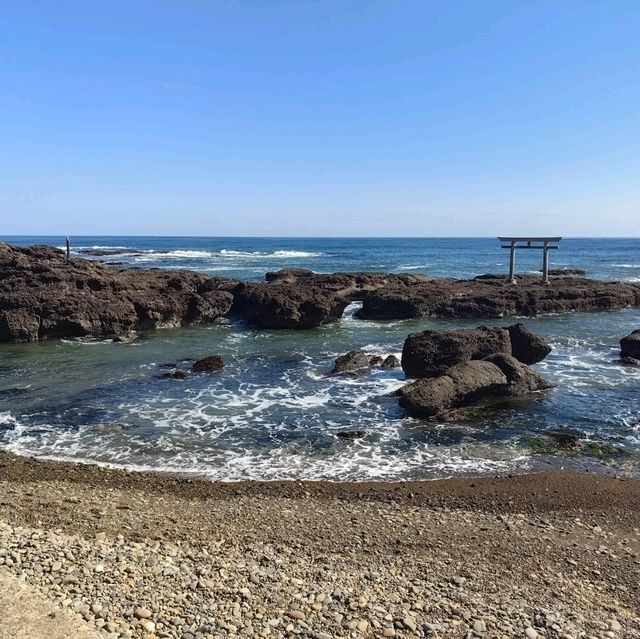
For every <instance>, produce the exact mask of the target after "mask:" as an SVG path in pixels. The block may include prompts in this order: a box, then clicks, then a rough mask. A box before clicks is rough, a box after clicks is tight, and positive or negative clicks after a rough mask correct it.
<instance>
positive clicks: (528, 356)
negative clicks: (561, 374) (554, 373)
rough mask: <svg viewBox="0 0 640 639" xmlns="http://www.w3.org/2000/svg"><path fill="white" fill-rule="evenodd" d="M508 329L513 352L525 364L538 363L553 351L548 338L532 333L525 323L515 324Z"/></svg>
mask: <svg viewBox="0 0 640 639" xmlns="http://www.w3.org/2000/svg"><path fill="white" fill-rule="evenodd" d="M507 330H508V331H509V337H510V338H511V354H512V355H513V356H514V357H515V358H516V359H517V360H519V361H521V362H522V363H523V364H537V363H538V362H541V361H542V360H543V359H544V358H545V357H546V356H547V355H548V354H549V353H550V352H551V346H549V344H548V343H547V342H546V340H545V339H544V338H543V337H540V335H536V334H535V333H532V332H531V331H530V330H529V329H528V328H527V327H526V326H525V325H524V324H514V325H513V326H509V327H508V328H507Z"/></svg>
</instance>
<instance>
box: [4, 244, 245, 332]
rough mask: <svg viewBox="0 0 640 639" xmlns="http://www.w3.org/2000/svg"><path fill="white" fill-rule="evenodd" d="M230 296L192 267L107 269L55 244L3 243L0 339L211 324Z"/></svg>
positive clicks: (223, 311)
mask: <svg viewBox="0 0 640 639" xmlns="http://www.w3.org/2000/svg"><path fill="white" fill-rule="evenodd" d="M232 300H233V296H232V294H230V293H229V292H227V291H223V290H216V289H215V285H212V284H211V282H210V278H208V277H206V276H205V275H200V274H198V273H192V272H190V271H163V270H160V269H153V270H145V269H118V268H105V267H104V266H103V265H102V264H99V263H97V262H95V261H91V260H84V259H70V260H68V259H67V258H66V256H65V254H64V252H63V251H60V250H58V249H55V248H52V247H47V246H34V247H26V248H18V247H13V246H10V245H8V244H3V243H0V342H17V341H36V340H39V339H47V338H56V337H84V336H110V335H114V334H115V335H127V334H129V333H131V332H132V331H141V330H150V329H157V328H165V327H179V326H186V325H191V324H201V323H208V322H212V321H214V320H215V319H216V318H218V317H221V316H222V315H224V314H225V313H227V311H228V310H229V308H230V307H231V302H232Z"/></svg>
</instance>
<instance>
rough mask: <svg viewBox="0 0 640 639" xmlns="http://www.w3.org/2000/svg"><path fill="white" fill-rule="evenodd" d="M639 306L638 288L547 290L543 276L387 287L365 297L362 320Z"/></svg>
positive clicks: (556, 284)
mask: <svg viewBox="0 0 640 639" xmlns="http://www.w3.org/2000/svg"><path fill="white" fill-rule="evenodd" d="M638 305H640V287H638V286H635V285H633V284H624V283H621V282H601V281H598V280H589V279H581V278H575V277H571V278H569V277H565V278H558V279H554V280H553V281H552V282H551V284H550V285H548V286H545V285H544V284H543V283H542V282H541V280H540V278H539V277H528V276H523V277H519V278H518V283H517V284H510V283H508V282H507V281H506V280H505V278H503V277H490V278H487V279H474V280H452V279H432V280H431V281H426V282H414V283H411V284H402V285H396V284H394V283H393V282H389V283H387V284H386V285H384V286H381V287H379V288H378V289H376V290H373V291H371V292H369V293H367V294H366V295H365V296H364V298H363V305H362V309H361V310H360V312H359V316H360V317H362V318H364V319H377V320H381V319H408V318H418V317H438V318H451V319H453V318H499V317H509V316H527V317H533V316H535V315H543V314H545V313H569V312H574V311H584V312H586V311H589V312H591V311H604V310H612V309H619V308H627V307H629V306H638Z"/></svg>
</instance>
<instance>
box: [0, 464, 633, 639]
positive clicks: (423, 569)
mask: <svg viewBox="0 0 640 639" xmlns="http://www.w3.org/2000/svg"><path fill="white" fill-rule="evenodd" d="M9 577H11V578H17V579H19V580H20V581H21V582H24V583H26V584H27V585H28V586H29V587H30V588H32V589H33V590H34V591H37V593H38V594H40V595H42V596H43V597H44V598H45V599H46V600H48V602H49V603H51V604H53V606H54V607H55V609H56V610H59V611H60V614H61V615H62V614H63V613H64V614H65V615H68V614H71V615H72V616H73V617H74V618H75V619H76V620H79V621H81V622H82V624H84V625H85V626H86V628H87V632H89V633H91V634H89V635H88V636H96V637H104V638H109V639H116V638H133V637H135V638H140V639H155V638H158V639H168V638H178V639H211V638H217V637H236V636H238V637H273V638H279V637H311V638H314V639H329V638H330V637H353V638H356V637H357V638H360V637H406V638H411V637H442V638H443V639H444V638H454V637H461V638H462V637H468V638H471V637H487V638H488V637H495V638H504V639H507V638H512V637H526V638H528V639H535V638H536V637H553V638H557V639H559V638H562V639H570V638H575V639H577V638H598V639H615V638H617V637H620V638H623V637H640V615H639V613H638V610H639V603H640V589H639V588H640V586H639V583H640V484H638V482H637V481H635V480H621V479H616V478H613V477H604V476H600V475H590V474H587V473H584V474H576V473H568V472H562V471H554V472H550V473H541V474H536V475H522V476H513V477H511V476H503V477H492V478H488V477H485V478H480V479H450V480H439V481H431V482H405V483H360V484H357V483H356V484H350V483H327V482H241V483H229V484H221V483H213V482H207V481H201V480H199V479H193V478H184V477H180V476H172V475H161V474H143V473H132V472H127V471H122V470H108V469H104V468H98V467H95V466H88V465H86V466H82V465H71V464H63V463H55V462H44V461H36V460H32V459H28V458H23V457H16V456H13V455H11V454H9V453H3V454H2V455H1V456H0V579H2V578H9ZM0 609H1V606H0ZM65 609H66V610H65ZM33 614H36V615H37V614H38V611H37V610H34V611H33ZM50 614H51V613H50ZM53 614H54V615H55V613H53ZM62 618H63V617H61V622H60V623H62ZM64 618H65V619H66V617H64ZM7 624H10V620H9V619H8V618H7V617H6V616H3V618H2V619H0V636H2V637H16V636H29V635H20V634H19V632H18V631H17V629H16V628H12V627H11V626H10V625H9V626H8V625H7ZM58 636H74V635H73V634H72V635H62V634H60V635H58ZM76 636H77V635H76Z"/></svg>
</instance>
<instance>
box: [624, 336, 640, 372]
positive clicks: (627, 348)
mask: <svg viewBox="0 0 640 639" xmlns="http://www.w3.org/2000/svg"><path fill="white" fill-rule="evenodd" d="M620 357H621V358H622V359H623V361H628V363H632V364H633V363H636V362H638V363H640V330H635V331H632V333H631V334H630V335H627V336H626V337H623V338H622V339H621V340H620Z"/></svg>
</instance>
